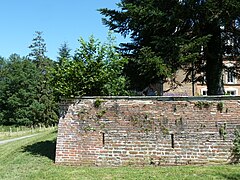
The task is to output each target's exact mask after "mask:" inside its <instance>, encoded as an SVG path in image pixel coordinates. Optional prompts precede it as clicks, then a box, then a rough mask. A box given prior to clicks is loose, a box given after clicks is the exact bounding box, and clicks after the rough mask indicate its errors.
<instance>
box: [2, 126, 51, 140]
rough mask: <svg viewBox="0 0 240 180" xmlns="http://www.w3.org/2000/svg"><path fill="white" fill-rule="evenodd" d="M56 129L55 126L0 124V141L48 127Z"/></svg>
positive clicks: (37, 131) (40, 130)
mask: <svg viewBox="0 0 240 180" xmlns="http://www.w3.org/2000/svg"><path fill="white" fill-rule="evenodd" d="M54 128H55V129H56V127H49V128H45V127H36V128H31V127H25V126H20V127H16V126H0V141H1V140H6V139H12V138H16V137H21V136H26V135H30V134H35V133H39V132H42V131H45V130H48V129H54Z"/></svg>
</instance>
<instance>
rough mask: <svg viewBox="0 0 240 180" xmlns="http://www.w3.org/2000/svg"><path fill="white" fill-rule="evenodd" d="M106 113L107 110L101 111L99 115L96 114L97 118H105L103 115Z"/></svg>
mask: <svg viewBox="0 0 240 180" xmlns="http://www.w3.org/2000/svg"><path fill="white" fill-rule="evenodd" d="M105 113H106V110H101V111H99V112H98V113H97V114H96V116H97V118H99V119H100V118H101V117H103V115H104V114H105Z"/></svg>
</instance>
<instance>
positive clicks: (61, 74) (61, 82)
mask: <svg viewBox="0 0 240 180" xmlns="http://www.w3.org/2000/svg"><path fill="white" fill-rule="evenodd" d="M109 38H110V39H109V42H108V43H105V44H101V43H100V42H99V41H98V40H96V39H95V38H94V37H93V36H91V37H90V38H89V41H88V42H86V41H84V40H83V39H82V38H80V40H79V42H80V47H79V48H78V49H77V50H76V51H75V54H74V57H73V59H71V58H69V57H68V58H65V57H63V58H61V59H62V61H61V63H60V62H58V64H57V65H56V68H55V69H54V71H53V77H54V79H53V80H52V81H53V82H54V85H55V90H56V91H57V93H58V94H59V95H61V96H82V95H120V94H122V95H123V94H126V87H125V86H126V79H125V77H124V76H123V75H122V70H123V66H124V64H125V62H126V60H125V59H124V58H122V57H121V55H120V54H119V53H117V51H116V49H115V48H114V45H113V44H112V43H113V41H112V40H113V39H112V37H109ZM59 55H60V57H61V54H59Z"/></svg>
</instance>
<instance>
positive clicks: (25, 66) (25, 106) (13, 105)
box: [0, 54, 41, 126]
mask: <svg viewBox="0 0 240 180" xmlns="http://www.w3.org/2000/svg"><path fill="white" fill-rule="evenodd" d="M1 62H2V63H1V64H2V65H1V70H0V72H1V73H0V107H1V113H0V124H5V125H25V126H30V125H36V124H38V122H41V119H35V118H34V116H33V112H34V111H36V109H35V108H33V104H34V102H35V101H36V98H37V91H36V88H35V87H36V86H37V84H38V76H39V72H38V70H37V67H36V65H35V64H34V63H32V62H31V61H29V60H28V59H27V58H25V57H20V56H19V55H17V54H12V55H11V56H10V57H9V58H8V59H7V60H4V59H2V61H1Z"/></svg>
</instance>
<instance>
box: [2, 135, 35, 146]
mask: <svg viewBox="0 0 240 180" xmlns="http://www.w3.org/2000/svg"><path fill="white" fill-rule="evenodd" d="M36 135H38V134H32V135H28V136H22V137H19V138H13V139H7V140H2V141H0V145H1V144H6V143H9V142H13V141H17V140H21V139H26V138H30V137H33V136H36Z"/></svg>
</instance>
